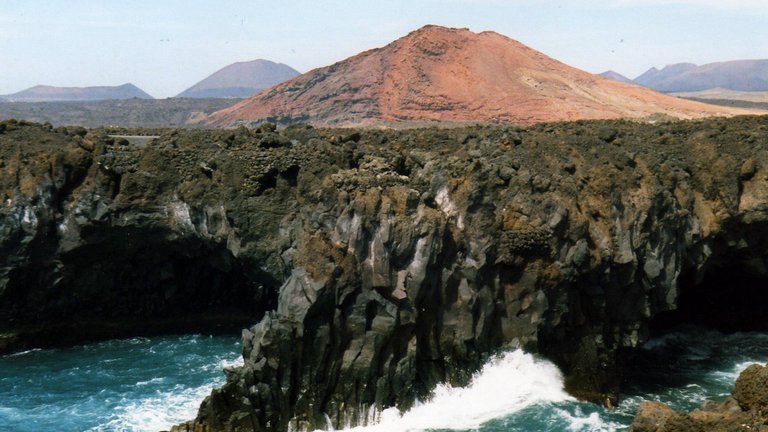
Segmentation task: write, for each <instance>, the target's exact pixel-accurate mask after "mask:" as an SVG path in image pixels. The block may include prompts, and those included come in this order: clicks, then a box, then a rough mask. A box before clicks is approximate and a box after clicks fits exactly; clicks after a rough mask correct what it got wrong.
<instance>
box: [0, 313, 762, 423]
mask: <svg viewBox="0 0 768 432" xmlns="http://www.w3.org/2000/svg"><path fill="white" fill-rule="evenodd" d="M241 361H242V360H241V359H240V341H239V337H237V336H202V335H187V336H166V337H152V338H131V339H124V340H114V341H108V342H101V343H94V344H88V345H83V346H77V347H73V348H66V349H52V350H32V351H27V352H24V353H19V354H14V355H9V356H4V357H0V431H9V432H11V431H13V432H33V431H34V432H39V431H58V432H69V431H71V432H75V431H77V432H82V431H121V432H122V431H154V432H156V431H159V430H162V429H166V428H168V427H170V426H171V425H173V424H176V423H179V422H182V421H184V420H188V419H191V418H193V417H194V416H195V414H196V412H197V408H198V406H199V404H200V402H201V401H202V399H203V398H204V397H205V396H206V395H208V394H209V393H210V391H211V389H212V388H213V387H215V386H219V385H221V384H222V383H223V382H224V379H225V378H224V374H223V372H222V369H223V368H224V367H225V366H231V365H236V364H238V363H240V362H241ZM755 362H757V363H766V362H768V334H766V333H734V334H722V333H719V332H716V331H711V330H705V329H702V328H696V327H688V328H684V329H679V330H677V331H674V332H672V333H669V334H666V335H665V336H662V337H659V338H656V339H653V340H651V341H650V342H648V343H647V344H646V346H645V347H644V348H643V349H641V350H640V352H639V354H638V356H637V358H636V359H634V360H633V362H632V364H631V368H630V371H631V373H630V374H629V376H628V377H627V379H626V382H625V387H624V393H623V395H622V401H621V403H620V404H619V405H618V407H616V408H615V409H610V410H609V409H605V408H602V407H598V406H596V405H593V404H589V403H584V402H579V401H577V400H575V399H573V398H571V397H570V396H569V395H568V394H567V393H565V391H564V390H563V384H562V376H561V374H560V372H559V371H558V369H557V368H556V367H555V366H554V365H553V364H552V363H550V362H548V361H546V360H545V359H542V358H539V357H537V356H534V355H531V354H527V353H524V352H522V351H519V350H518V351H511V352H507V353H503V354H501V355H499V356H497V357H495V358H493V359H492V360H491V361H489V362H488V363H487V364H486V365H485V366H484V367H483V368H482V370H481V371H479V372H478V373H477V374H476V375H475V377H474V379H473V380H472V382H471V384H470V385H469V386H467V387H465V388H451V387H448V386H440V387H438V388H437V389H435V392H434V395H433V397H432V398H431V399H430V400H428V401H425V402H423V403H419V404H417V405H416V406H415V407H414V408H413V409H411V410H410V411H408V412H406V413H403V414H400V413H397V412H396V411H394V410H386V411H384V412H382V413H371V414H370V415H369V417H370V419H371V420H372V421H374V422H375V423H376V424H375V425H373V426H366V427H355V426H354V425H348V427H347V428H346V429H347V430H351V431H357V432H368V431H370V432H378V431H381V432H383V431H387V432H405V431H412V432H415V431H449V430H450V431H457V432H463V431H482V432H502V431H504V432H508V431H526V432H529V431H584V432H586V431H590V432H592V431H621V430H624V429H626V428H627V427H628V426H629V425H630V423H631V422H632V418H633V416H634V412H635V409H636V408H637V406H638V404H639V403H640V402H641V401H642V400H644V399H651V400H658V401H662V402H665V403H667V404H669V405H671V406H672V407H673V408H676V409H684V410H690V409H693V408H697V407H698V406H700V405H701V403H702V402H704V401H705V400H719V399H723V398H724V397H726V396H727V395H728V394H729V393H730V390H731V388H732V386H733V384H734V382H735V380H736V378H737V377H738V374H739V372H741V371H742V370H744V369H745V368H746V367H747V366H748V365H749V364H751V363H755Z"/></svg>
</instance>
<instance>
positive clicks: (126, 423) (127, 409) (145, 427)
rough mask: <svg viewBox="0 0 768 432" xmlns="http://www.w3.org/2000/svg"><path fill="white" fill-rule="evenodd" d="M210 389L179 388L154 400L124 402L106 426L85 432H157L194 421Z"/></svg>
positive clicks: (203, 387) (207, 386)
mask: <svg viewBox="0 0 768 432" xmlns="http://www.w3.org/2000/svg"><path fill="white" fill-rule="evenodd" d="M213 387H214V385H212V384H208V385H204V386H200V387H197V388H187V389H184V388H179V386H177V387H176V388H174V389H173V390H171V391H167V392H158V393H157V395H156V396H154V397H150V398H146V399H142V400H140V401H133V402H128V403H127V404H126V405H124V406H122V407H120V408H118V409H117V410H116V411H115V413H114V414H113V415H112V417H111V418H110V419H109V421H108V422H106V423H104V424H102V425H99V426H96V427H94V428H91V429H89V430H88V432H117V431H132V432H139V431H159V430H164V429H166V430H167V429H169V428H170V427H171V426H173V425H175V424H178V423H181V422H183V421H185V420H189V419H192V418H195V416H196V415H197V409H198V408H199V407H200V402H202V400H203V399H204V398H205V397H206V396H208V395H209V394H210V393H211V390H212V389H213Z"/></svg>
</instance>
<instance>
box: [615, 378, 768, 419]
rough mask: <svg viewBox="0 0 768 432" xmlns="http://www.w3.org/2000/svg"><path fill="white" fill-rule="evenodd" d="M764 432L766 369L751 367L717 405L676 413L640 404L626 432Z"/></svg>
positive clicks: (767, 416) (767, 399) (767, 394)
mask: <svg viewBox="0 0 768 432" xmlns="http://www.w3.org/2000/svg"><path fill="white" fill-rule="evenodd" d="M688 431H706V432H736V431H760V432H764V431H768V368H766V367H764V366H761V365H758V364H753V365H752V366H750V367H748V368H747V369H746V370H745V371H744V372H742V373H741V374H740V375H739V378H738V379H737V380H736V387H735V388H734V389H733V393H732V395H731V396H730V397H728V398H727V399H726V400H725V401H723V402H721V403H712V402H707V403H705V405H704V407H702V408H701V409H700V410H696V411H692V412H690V413H680V412H676V411H674V410H672V409H671V408H669V407H668V406H666V405H664V404H662V403H659V402H643V403H642V404H641V405H640V407H639V408H638V411H637V415H636V416H635V420H634V422H633V423H632V426H631V427H630V429H629V432H688Z"/></svg>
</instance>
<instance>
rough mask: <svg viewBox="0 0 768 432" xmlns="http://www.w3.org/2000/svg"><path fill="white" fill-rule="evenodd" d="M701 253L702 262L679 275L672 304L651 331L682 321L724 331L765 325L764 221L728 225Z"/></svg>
mask: <svg viewBox="0 0 768 432" xmlns="http://www.w3.org/2000/svg"><path fill="white" fill-rule="evenodd" d="M701 253H702V254H704V255H705V256H706V257H705V258H702V259H701V262H702V264H701V265H699V266H697V267H694V268H690V269H687V270H685V271H683V272H682V274H681V276H680V283H679V287H678V299H677V308H676V309H675V310H672V311H668V312H664V313H661V314H659V315H657V316H656V317H654V319H653V320H651V321H650V329H651V332H652V333H655V334H662V333H664V332H665V331H667V330H669V329H671V328H672V327H674V326H678V325H683V324H693V325H702V326H706V327H709V328H712V329H715V330H719V331H723V332H737V331H766V330H768V320H766V317H768V290H767V289H766V287H767V286H768V225H766V224H764V223H759V224H749V225H744V226H735V227H731V228H730V229H729V230H728V235H727V236H726V237H725V238H721V239H718V240H716V241H713V242H711V243H708V244H706V245H703V246H702V248H701Z"/></svg>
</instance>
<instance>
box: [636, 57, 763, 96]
mask: <svg viewBox="0 0 768 432" xmlns="http://www.w3.org/2000/svg"><path fill="white" fill-rule="evenodd" d="M635 83H637V84H640V85H642V86H645V87H649V88H652V89H654V90H658V91H663V92H693V91H701V90H709V89H713V88H723V89H729V90H737V91H768V60H735V61H727V62H718V63H709V64H705V65H701V66H697V65H695V64H692V63H679V64H673V65H669V66H666V67H665V68H664V69H661V70H659V69H656V68H651V69H650V70H648V71H647V72H645V73H644V74H642V75H640V76H639V77H637V78H635Z"/></svg>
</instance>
